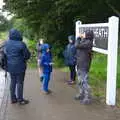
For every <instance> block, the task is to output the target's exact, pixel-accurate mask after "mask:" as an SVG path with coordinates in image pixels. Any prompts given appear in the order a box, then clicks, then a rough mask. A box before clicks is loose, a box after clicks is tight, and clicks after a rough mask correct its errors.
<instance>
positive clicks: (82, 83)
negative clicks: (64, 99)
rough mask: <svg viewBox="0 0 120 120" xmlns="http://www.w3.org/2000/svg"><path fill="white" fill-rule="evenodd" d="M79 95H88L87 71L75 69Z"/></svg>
mask: <svg viewBox="0 0 120 120" xmlns="http://www.w3.org/2000/svg"><path fill="white" fill-rule="evenodd" d="M77 76H78V82H77V86H78V89H79V95H84V97H89V96H90V86H89V85H88V72H86V71H84V70H79V69H77Z"/></svg>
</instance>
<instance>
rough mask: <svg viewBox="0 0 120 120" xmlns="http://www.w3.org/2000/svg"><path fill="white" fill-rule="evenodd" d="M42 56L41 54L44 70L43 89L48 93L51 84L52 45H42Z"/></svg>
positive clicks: (41, 63)
mask: <svg viewBox="0 0 120 120" xmlns="http://www.w3.org/2000/svg"><path fill="white" fill-rule="evenodd" d="M42 51H43V53H42V56H41V61H40V65H41V66H42V70H43V87H42V90H43V92H44V93H46V94H48V93H50V90H49V88H48V86H49V81H50V76H51V72H52V64H53V63H52V54H51V51H50V46H49V45H48V44H44V45H42Z"/></svg>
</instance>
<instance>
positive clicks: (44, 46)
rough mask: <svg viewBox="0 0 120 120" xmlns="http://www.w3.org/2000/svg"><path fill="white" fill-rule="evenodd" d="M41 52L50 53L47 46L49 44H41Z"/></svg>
mask: <svg viewBox="0 0 120 120" xmlns="http://www.w3.org/2000/svg"><path fill="white" fill-rule="evenodd" d="M42 51H43V52H50V46H49V44H46V43H45V44H43V45H42Z"/></svg>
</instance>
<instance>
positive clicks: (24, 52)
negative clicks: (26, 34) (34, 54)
mask: <svg viewBox="0 0 120 120" xmlns="http://www.w3.org/2000/svg"><path fill="white" fill-rule="evenodd" d="M4 52H5V54H6V57H7V71H8V72H10V73H21V72H25V70H26V62H27V60H28V59H29V58H30V52H29V50H28V49H27V47H26V45H25V43H24V42H22V35H21V33H20V32H19V31H17V30H16V29H11V30H10V31H9V39H8V40H7V41H6V43H5V47H4Z"/></svg>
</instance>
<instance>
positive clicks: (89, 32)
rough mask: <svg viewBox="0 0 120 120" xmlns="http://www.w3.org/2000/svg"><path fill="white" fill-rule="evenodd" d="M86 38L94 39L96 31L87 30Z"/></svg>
mask: <svg viewBox="0 0 120 120" xmlns="http://www.w3.org/2000/svg"><path fill="white" fill-rule="evenodd" d="M85 38H86V39H89V40H93V38H94V33H93V31H92V30H87V31H85Z"/></svg>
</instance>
